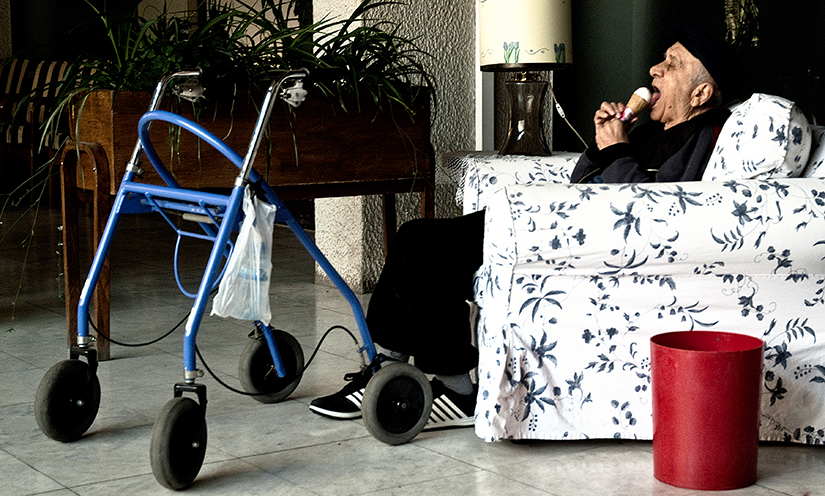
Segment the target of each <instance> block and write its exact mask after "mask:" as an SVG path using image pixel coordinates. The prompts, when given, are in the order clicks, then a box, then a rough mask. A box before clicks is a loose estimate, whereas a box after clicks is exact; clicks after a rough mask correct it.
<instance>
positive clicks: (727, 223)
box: [464, 95, 825, 444]
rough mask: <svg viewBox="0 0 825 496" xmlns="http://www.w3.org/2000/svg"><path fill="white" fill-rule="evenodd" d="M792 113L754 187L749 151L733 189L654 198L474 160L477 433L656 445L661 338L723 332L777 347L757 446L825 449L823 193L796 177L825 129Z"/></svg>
mask: <svg viewBox="0 0 825 496" xmlns="http://www.w3.org/2000/svg"><path fill="white" fill-rule="evenodd" d="M754 97H757V96H756V95H755V96H754ZM759 97H760V98H765V96H764V95H760V96H759ZM777 101H779V103H780V104H783V105H786V106H787V105H788V104H789V102H787V101H784V100H781V99H776V98H775V97H767V98H766V101H765V102H764V103H766V104H768V103H769V104H772V105H775V104H776V102H777ZM790 105H791V107H789V108H788V110H789V112H788V120H787V121H785V122H781V121H782V119H781V118H780V119H779V121H780V122H777V121H776V120H774V121H772V122H771V123H770V124H768V125H766V126H765V131H766V132H765V133H762V134H764V135H765V138H766V139H765V140H763V141H764V142H765V143H762V144H761V145H760V146H763V147H765V151H764V156H768V155H770V154H771V153H773V155H775V158H773V159H771V160H773V161H778V162H776V163H773V164H767V165H765V164H760V167H762V172H758V173H755V172H754V171H753V167H752V166H753V160H752V157H753V156H754V154H753V153H752V152H753V150H750V152H751V153H750V154H749V155H748V157H749V158H748V159H747V161H746V163H744V164H741V168H740V169H741V171H742V172H741V177H734V174H732V172H731V171H732V170H733V168H734V167H735V166H734V163H735V159H733V158H731V156H730V155H727V156H726V158H725V167H724V171H725V172H724V176H725V177H724V178H723V179H719V180H716V181H703V182H685V183H653V184H600V185H593V184H584V185H571V184H567V183H566V182H567V181H568V180H569V171H570V170H571V168H572V166H573V165H574V164H575V155H572V156H571V154H563V155H561V156H554V157H549V158H547V157H544V158H540V157H517V158H515V157H507V158H505V159H503V160H501V159H498V160H497V159H496V158H495V157H486V158H473V159H472V160H470V163H468V171H467V175H466V178H465V191H464V200H465V211H468V212H469V211H472V210H476V209H479V208H484V207H486V208H487V215H486V232H485V240H484V263H483V265H482V267H481V268H480V269H479V272H478V273H477V275H476V281H475V282H476V288H475V294H476V303H477V304H478V305H479V307H480V318H479V323H478V331H479V332H478V334H479V336H478V342H479V351H480V362H479V397H478V406H477V408H476V421H475V430H476V433H477V435H478V436H479V437H481V438H483V439H485V440H488V441H495V440H501V439H587V438H614V437H615V438H628V439H651V438H652V418H651V417H652V413H651V394H650V338H651V337H652V336H654V335H656V334H659V333H663V332H670V331H684V330H693V331H702V330H715V331H726V332H737V333H742V334H747V335H751V336H755V337H758V338H760V339H762V340H764V342H765V354H764V357H765V358H764V366H763V371H762V404H761V428H760V437H761V439H763V440H777V441H796V442H803V443H812V444H819V443H822V442H825V182H824V181H823V180H822V179H819V178H804V177H801V178H793V177H788V176H796V175H804V172H805V169H806V167H807V166H808V155H809V154H810V149H811V135H812V131H813V134H816V131H817V129H816V128H814V129H812V127H811V126H809V125H808V124H807V121H805V120H804V116H802V119H799V117H798V115H801V114H797V112H796V110H795V109H794V108H793V106H792V104H790ZM758 107H759V106H755V108H757V109H758ZM751 111H753V110H751ZM791 114H793V115H794V116H795V117H792V116H791ZM792 121H793V122H792ZM740 122H741V121H740ZM728 123H731V127H729V126H728V124H726V125H725V128H723V130H722V134H721V135H720V139H719V142H718V146H717V148H718V149H719V150H717V151H721V149H723V148H726V147H730V146H735V141H736V140H737V139H738V138H737V137H736V136H734V135H735V134H736V133H739V136H740V137H741V136H742V133H741V128H742V126H741V125H740V124H738V123H735V122H732V121H731V120H729V121H728ZM777 124H778V125H777ZM782 125H784V126H785V128H784V131H783V132H784V133H785V134H784V138H783V139H777V136H779V135H778V134H777V129H778V128H779V127H780V126H782ZM768 126H772V127H771V128H770V129H768ZM761 127H762V125H757V126H756V129H754V128H750V129H748V140H749V144H748V147H754V146H757V145H756V144H755V142H754V141H753V136H754V135H756V134H760V129H759V128H761ZM734 128H736V129H737V130H735V131H731V129H734ZM795 136H796V137H797V138H798V139H797V143H794V139H795ZM817 144H818V143H816V142H815V143H814V147H816V145H817ZM769 147H781V150H779V151H777V150H773V152H771V151H769V150H768V148H769ZM800 148H801V149H800ZM774 152H775V153H774ZM718 159H719V154H715V157H714V158H712V160H718ZM820 160H821V158H820ZM783 162H787V164H788V165H787V167H786V168H785V169H784V170H783V166H782V165H781V164H782V163H783ZM800 162H802V164H803V165H802V166H799V165H798V164H799V163H800ZM791 169H792V170H791ZM711 170H712V171H715V172H709V174H716V173H718V171H719V169H717V168H713V169H711ZM769 170H772V171H774V173H775V175H776V176H777V177H770V176H769V175H768V174H766V173H765V171H769ZM777 171H780V172H777ZM788 171H790V172H788ZM751 174H753V175H756V176H757V177H759V178H760V179H750V178H749V177H750V175H751ZM706 177H707V176H706ZM521 183H530V184H521ZM721 379H723V380H724V378H721Z"/></svg>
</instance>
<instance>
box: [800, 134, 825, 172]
mask: <svg viewBox="0 0 825 496" xmlns="http://www.w3.org/2000/svg"><path fill="white" fill-rule="evenodd" d="M802 175H803V176H805V177H816V178H819V179H823V178H825V126H811V155H810V156H809V157H808V166H807V167H805V172H804V173H803V174H802Z"/></svg>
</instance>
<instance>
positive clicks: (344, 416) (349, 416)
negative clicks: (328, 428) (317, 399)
mask: <svg viewBox="0 0 825 496" xmlns="http://www.w3.org/2000/svg"><path fill="white" fill-rule="evenodd" d="M309 409H310V410H312V411H313V412H314V413H317V414H318V415H321V416H323V417H328V418H332V419H336V420H353V419H358V418H361V412H360V411H358V412H349V413H345V412H336V411H333V410H325V409H323V408H318V407H317V406H313V405H310V406H309Z"/></svg>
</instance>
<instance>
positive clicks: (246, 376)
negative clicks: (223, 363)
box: [238, 330, 304, 403]
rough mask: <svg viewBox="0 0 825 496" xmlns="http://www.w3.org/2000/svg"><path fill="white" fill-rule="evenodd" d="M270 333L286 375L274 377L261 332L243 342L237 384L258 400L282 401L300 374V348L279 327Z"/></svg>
mask: <svg viewBox="0 0 825 496" xmlns="http://www.w3.org/2000/svg"><path fill="white" fill-rule="evenodd" d="M273 335H274V337H275V345H276V346H277V347H278V353H279V354H280V355H281V360H282V361H283V364H284V368H285V369H286V377H283V378H281V377H278V374H277V373H275V369H274V366H273V360H272V355H271V354H270V353H269V346H268V345H267V342H266V339H264V337H263V336H262V335H261V336H259V337H256V338H254V339H252V340H251V341H250V342H249V344H247V345H246V348H244V350H243V352H242V353H241V360H240V363H239V364H238V377H240V378H241V386H243V389H244V391H246V392H247V393H252V394H253V395H254V396H252V397H253V398H255V399H256V400H258V401H260V402H261V403H277V402H279V401H283V400H285V399H286V398H287V397H288V396H289V395H290V394H292V392H293V391H295V388H297V387H298V383H300V382H301V377H302V375H303V373H304V351H303V349H302V348H301V344H300V343H298V340H297V339H295V338H294V337H292V335H291V334H289V333H286V332H284V331H280V330H273Z"/></svg>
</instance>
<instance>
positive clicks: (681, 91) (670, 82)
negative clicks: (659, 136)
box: [650, 42, 702, 129]
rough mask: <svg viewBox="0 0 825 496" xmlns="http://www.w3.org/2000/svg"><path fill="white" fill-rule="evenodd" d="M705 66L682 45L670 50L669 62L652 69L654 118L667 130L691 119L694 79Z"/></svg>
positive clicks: (676, 45) (668, 50) (666, 61)
mask: <svg viewBox="0 0 825 496" xmlns="http://www.w3.org/2000/svg"><path fill="white" fill-rule="evenodd" d="M701 66H702V63H701V62H700V61H699V59H697V58H696V57H694V56H693V55H692V54H691V53H690V52H689V51H688V50H687V48H685V47H684V46H682V44H681V43H678V42H677V43H675V44H674V45H673V46H671V47H670V48H668V49H667V52H666V53H665V60H664V61H663V62H660V63H658V64H656V65H654V66H653V67H651V68H650V75H651V76H652V77H653V100H652V105H651V108H650V118H651V119H653V120H655V121H659V122H661V123H663V124H664V125H665V129H667V128H669V127H671V126H675V125H676V124H679V123H682V122H684V121H686V120H688V119H689V118H690V117H691V114H692V110H693V107H692V106H691V105H690V100H691V95H692V93H693V89H694V88H693V85H692V84H691V77H692V75H693V74H695V72H696V70H697V69H698V68H699V67H701Z"/></svg>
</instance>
